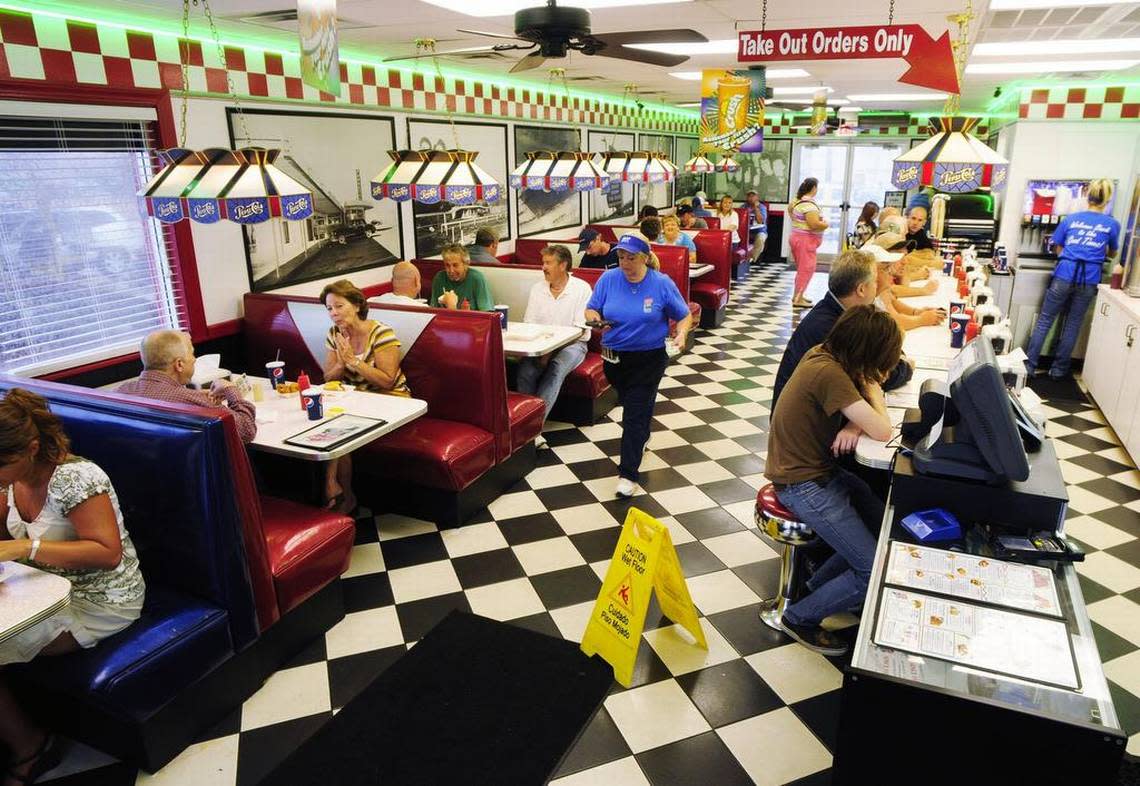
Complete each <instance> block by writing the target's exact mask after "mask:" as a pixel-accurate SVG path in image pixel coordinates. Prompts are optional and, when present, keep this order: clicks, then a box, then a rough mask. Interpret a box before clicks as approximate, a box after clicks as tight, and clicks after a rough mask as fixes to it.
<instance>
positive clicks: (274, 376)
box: [265, 360, 285, 390]
mask: <svg viewBox="0 0 1140 786" xmlns="http://www.w3.org/2000/svg"><path fill="white" fill-rule="evenodd" d="M265 376H267V377H269V386H270V387H271V388H273V389H274V390H277V386H278V385H280V384H281V383H282V382H284V381H285V361H284V360H271V361H269V362H268V363H266V364H265Z"/></svg>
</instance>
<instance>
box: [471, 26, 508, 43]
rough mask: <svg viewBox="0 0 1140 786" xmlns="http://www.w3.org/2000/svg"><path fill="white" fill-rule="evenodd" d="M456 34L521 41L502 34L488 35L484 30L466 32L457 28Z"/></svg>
mask: <svg viewBox="0 0 1140 786" xmlns="http://www.w3.org/2000/svg"><path fill="white" fill-rule="evenodd" d="M455 32H457V33H468V34H470V35H481V36H486V37H487V38H506V39H507V40H508V41H518V40H520V39H519V37H518V36H517V35H503V34H502V33H488V32H486V31H484V30H464V29H463V28H460V27H457V28H455Z"/></svg>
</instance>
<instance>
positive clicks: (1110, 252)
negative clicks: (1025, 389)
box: [1025, 178, 1120, 379]
mask: <svg viewBox="0 0 1140 786" xmlns="http://www.w3.org/2000/svg"><path fill="white" fill-rule="evenodd" d="M1111 200H1112V181H1111V180H1105V179H1103V178H1102V179H1100V180H1094V181H1092V182H1091V183H1090V184H1089V208H1088V210H1082V211H1081V212H1079V213H1073V214H1072V215H1068V216H1065V218H1064V220H1062V221H1061V224H1060V226H1058V227H1057V230H1056V231H1055V232H1054V233H1053V238H1052V243H1053V247H1054V250H1055V252H1056V253H1057V255H1058V256H1059V257H1060V259H1059V260H1058V261H1057V266H1056V267H1055V268H1054V269H1053V278H1052V280H1051V281H1050V282H1049V288H1048V289H1047V290H1045V302H1044V303H1042V305H1041V314H1040V315H1039V316H1038V317H1037V324H1036V326H1034V328H1033V335H1032V336H1030V338H1029V349H1028V350H1027V351H1026V354H1027V355H1028V356H1029V357H1028V359H1027V360H1026V361H1025V366H1026V369H1027V370H1028V372H1029V376H1034V375H1035V374H1036V373H1037V364H1038V363H1039V362H1040V360H1041V349H1042V347H1043V346H1044V344H1045V338H1046V337H1047V336H1048V335H1049V330H1050V329H1051V328H1052V327H1053V322H1054V321H1056V319H1057V317H1058V316H1060V315H1061V313H1062V312H1064V314H1065V322H1064V325H1063V326H1062V327H1061V330H1060V338H1059V340H1058V343H1057V346H1056V348H1055V349H1054V351H1053V365H1052V366H1051V367H1050V368H1049V377H1050V379H1062V378H1064V377H1065V376H1066V375H1067V374H1068V373H1069V363H1070V361H1071V359H1072V354H1073V347H1075V346H1076V344H1077V337H1078V336H1080V333H1081V327H1082V326H1083V325H1084V322H1085V312H1086V311H1088V309H1089V306H1090V305H1091V304H1092V302H1093V300H1095V299H1096V287H1097V284H1099V283H1100V277H1101V274H1102V268H1103V266H1104V263H1105V261H1106V260H1107V259H1110V258H1112V257H1114V256H1115V255H1116V252H1117V250H1118V249H1119V242H1120V223H1119V222H1118V221H1117V220H1116V219H1115V218H1113V217H1112V216H1106V215H1105V214H1104V210H1105V208H1106V207H1107V206H1108V203H1109V202H1110V201H1111Z"/></svg>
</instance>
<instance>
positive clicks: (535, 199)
mask: <svg viewBox="0 0 1140 786" xmlns="http://www.w3.org/2000/svg"><path fill="white" fill-rule="evenodd" d="M581 149H582V135H581V132H580V131H579V130H578V129H576V128H559V127H556V126H515V162H514V166H515V167H517V166H518V165H519V164H521V163H522V162H524V161H525V160H526V154H527V153H533V152H534V151H536V150H550V151H553V152H555V153H557V152H558V151H560V150H581ZM511 190H512V191H514V192H515V193H516V194H517V195H518V216H519V237H527V236H528V235H539V234H542V233H544V232H552V231H554V230H556V229H566V228H567V227H578V226H580V225H581V224H582V195H581V193H580V192H578V191H540V190H537V189H531V188H527V189H522V190H518V191H515V189H511Z"/></svg>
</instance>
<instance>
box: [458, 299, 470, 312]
mask: <svg viewBox="0 0 1140 786" xmlns="http://www.w3.org/2000/svg"><path fill="white" fill-rule="evenodd" d="M459 308H460V309H461V310H463V311H470V310H471V301H470V300H468V299H467V298H463V302H462V303H460V304H459Z"/></svg>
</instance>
